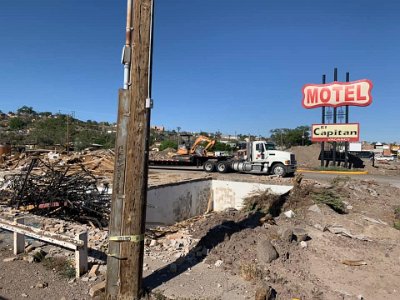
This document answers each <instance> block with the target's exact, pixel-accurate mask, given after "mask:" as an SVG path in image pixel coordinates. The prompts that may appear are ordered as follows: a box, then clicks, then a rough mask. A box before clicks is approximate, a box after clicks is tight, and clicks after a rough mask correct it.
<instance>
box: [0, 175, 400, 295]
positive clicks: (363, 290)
mask: <svg viewBox="0 0 400 300" xmlns="http://www.w3.org/2000/svg"><path fill="white" fill-rule="evenodd" d="M230 175H231V177H229V176H230ZM196 176H200V177H202V176H209V175H207V174H204V173H202V172H177V173H176V174H175V173H174V174H171V173H163V172H156V171H152V172H151V173H150V184H154V185H156V184H162V183H166V182H168V181H173V182H176V181H180V180H190V179H191V178H194V177H196ZM213 176H218V175H213ZM226 177H229V179H231V180H244V177H245V179H246V181H247V180H254V181H257V180H258V181H261V182H263V183H265V182H267V181H268V182H269V183H276V184H287V183H290V182H292V181H293V179H291V178H289V179H281V178H275V177H265V176H251V175H250V176H247V175H238V174H226V175H223V176H221V178H226ZM299 181H300V180H299ZM399 191H400V190H399V189H398V188H395V187H393V186H389V185H386V184H383V183H377V182H375V181H373V180H356V179H350V178H348V177H345V176H341V177H338V178H335V179H334V180H333V181H332V182H331V183H326V182H323V183H322V182H318V181H315V180H307V179H303V180H302V181H301V182H300V184H297V186H296V187H295V188H294V189H293V191H292V192H290V194H288V195H284V196H282V197H279V198H274V199H271V198H269V197H268V196H266V198H265V197H264V198H260V199H253V200H252V201H253V202H251V203H252V204H251V205H248V206H247V207H248V209H249V210H247V211H236V210H234V209H230V210H227V211H225V212H223V213H209V214H205V215H202V216H198V217H195V218H193V219H191V220H186V221H184V222H182V223H179V224H175V225H174V226H170V227H168V228H161V229H160V230H159V231H154V232H149V234H148V236H147V239H146V246H145V264H144V269H143V270H144V276H145V278H144V286H145V287H146V288H147V289H148V290H151V291H152V292H153V296H154V298H156V299H254V298H255V295H256V292H257V291H258V296H259V293H260V291H261V290H267V289H268V288H271V289H273V290H274V291H275V292H276V294H277V299H292V298H298V299H388V300H390V299H393V300H394V299H400V291H399V287H398V283H399V282H400V249H399V247H398V244H399V241H400V231H399V230H397V229H395V228H394V227H393V224H394V222H395V218H396V215H395V210H396V208H397V207H400V199H399V198H398V197H397V196H396V195H398V193H399ZM332 194H333V195H338V197H333V196H332ZM249 201H250V200H249ZM254 201H255V202H254ZM257 201H258V202H257ZM324 202H325V203H327V204H324ZM255 203H256V204H259V205H257V207H258V208H259V210H258V211H251V210H250V209H251V208H252V207H255V206H254V204H255ZM260 203H261V204H260ZM332 207H334V208H335V209H337V210H338V207H339V208H340V209H341V211H340V212H341V213H338V212H336V211H335V210H333V209H332ZM0 210H1V211H2V213H6V212H7V211H8V209H7V208H5V207H0ZM290 210H291V211H292V212H293V215H292V216H291V217H290V218H289V217H287V216H285V214H284V213H285V212H287V211H290ZM41 218H42V219H43V217H41ZM45 221H46V222H50V221H49V220H45ZM51 222H55V223H56V222H59V221H58V220H51ZM72 226H79V225H77V224H69V223H66V222H65V228H66V230H67V231H68V228H70V227H72ZM82 226H83V225H82ZM85 226H86V225H85ZM85 228H88V227H85ZM88 229H89V230H92V231H95V229H93V228H90V227H89V228H88ZM106 233H107V231H106V229H104V230H98V229H96V232H93V234H92V235H91V238H90V239H92V240H90V242H89V244H90V245H91V247H93V248H95V249H97V250H102V249H103V250H104V248H102V247H103V246H104V244H102V241H100V243H97V241H96V243H94V241H93V239H95V240H96V239H99V238H98V236H103V234H105V235H104V236H106ZM11 241H12V240H11V235H10V234H9V233H5V232H4V231H3V232H0V270H1V273H0V299H26V298H28V299H63V297H64V299H88V298H89V296H88V290H89V288H90V286H91V285H93V284H96V283H98V282H99V281H101V280H102V279H103V277H101V276H98V277H96V278H95V280H93V281H89V278H88V276H84V277H83V278H81V279H77V280H73V281H70V279H68V278H66V277H63V275H61V274H59V272H57V271H54V270H53V269H51V268H50V269H49V268H46V267H45V266H44V264H43V263H35V262H33V263H29V262H27V261H25V260H16V261H12V262H4V261H3V259H5V258H9V257H12V253H11V251H10V249H11V246H12V244H11ZM100 244H101V245H102V247H100V246H99V245H100ZM64 252H65V251H64ZM96 263H100V264H104V263H105V262H101V261H100V260H99V261H96ZM90 280H92V279H90ZM43 286H45V287H43ZM1 297H2V298H1ZM256 299H266V297H265V296H264V298H263V297H261V298H260V297H258V298H256ZM270 299H272V298H270Z"/></svg>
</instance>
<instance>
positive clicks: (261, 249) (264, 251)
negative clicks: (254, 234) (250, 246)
mask: <svg viewBox="0 0 400 300" xmlns="http://www.w3.org/2000/svg"><path fill="white" fill-rule="evenodd" d="M278 257H279V254H278V252H277V251H276V249H275V247H274V246H273V245H272V244H271V242H270V241H269V240H263V241H260V242H259V243H258V244H257V259H258V260H259V261H260V262H261V263H264V264H269V263H271V262H272V261H274V260H275V259H277V258H278Z"/></svg>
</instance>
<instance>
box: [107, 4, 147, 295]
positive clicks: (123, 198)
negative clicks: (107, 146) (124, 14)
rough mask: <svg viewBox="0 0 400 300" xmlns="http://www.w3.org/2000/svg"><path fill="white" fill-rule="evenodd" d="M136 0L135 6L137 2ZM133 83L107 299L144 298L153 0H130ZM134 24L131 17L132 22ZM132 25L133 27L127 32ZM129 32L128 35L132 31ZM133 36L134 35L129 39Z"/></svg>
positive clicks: (122, 133) (116, 190)
mask: <svg viewBox="0 0 400 300" xmlns="http://www.w3.org/2000/svg"><path fill="white" fill-rule="evenodd" d="M132 1H133V5H132ZM129 9H132V11H128V18H129V16H130V14H131V13H132V15H131V16H132V19H133V30H131V29H129V31H130V32H129V33H130V36H129V40H130V41H131V45H130V47H128V48H129V51H130V53H129V55H127V57H129V59H130V76H129V78H130V85H129V89H125V90H120V92H119V108H118V129H117V141H116V151H115V169H114V185H113V197H112V205H111V217H110V228H109V250H108V260H107V285H106V294H107V299H130V300H131V299H139V298H140V296H141V292H142V275H143V253H144V233H145V221H146V220H145V219H146V202H147V177H148V176H147V175H148V154H149V153H148V148H149V133H150V110H151V61H152V30H153V0H128V10H129ZM127 23H129V22H127ZM129 33H128V28H127V35H129ZM127 37H128V36H127ZM127 40H128V38H127Z"/></svg>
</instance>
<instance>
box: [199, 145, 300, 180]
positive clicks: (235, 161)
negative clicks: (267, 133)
mask: <svg viewBox="0 0 400 300" xmlns="http://www.w3.org/2000/svg"><path fill="white" fill-rule="evenodd" d="M246 146H247V147H246V149H245V150H244V151H239V155H238V156H236V157H233V158H226V159H221V158H219V159H217V158H209V159H207V160H206V161H204V162H203V169H204V170H205V171H206V172H215V171H218V172H220V173H226V172H230V171H232V172H241V173H253V174H274V175H278V176H282V177H283V176H290V175H293V174H294V173H295V171H296V165H297V163H296V159H295V155H294V154H293V153H290V152H286V151H279V150H276V149H275V145H274V144H271V143H267V142H266V141H254V142H248V143H247V145H246ZM240 154H241V155H240Z"/></svg>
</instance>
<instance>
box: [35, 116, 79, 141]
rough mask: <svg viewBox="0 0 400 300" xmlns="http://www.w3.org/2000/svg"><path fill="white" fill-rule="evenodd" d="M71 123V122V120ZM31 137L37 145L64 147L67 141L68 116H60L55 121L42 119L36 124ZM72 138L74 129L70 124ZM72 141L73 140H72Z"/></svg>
mask: <svg viewBox="0 0 400 300" xmlns="http://www.w3.org/2000/svg"><path fill="white" fill-rule="evenodd" d="M69 122H70V120H69ZM34 124H35V125H34V127H33V128H32V133H31V137H32V139H33V140H34V141H36V143H37V144H39V145H43V146H48V145H55V144H60V145H64V144H65V143H66V140H67V116H66V115H59V116H58V118H55V119H41V120H39V121H37V122H35V123H34ZM69 134H70V137H72V136H73V135H74V128H73V126H72V124H71V123H70V124H69ZM70 140H71V139H70Z"/></svg>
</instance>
